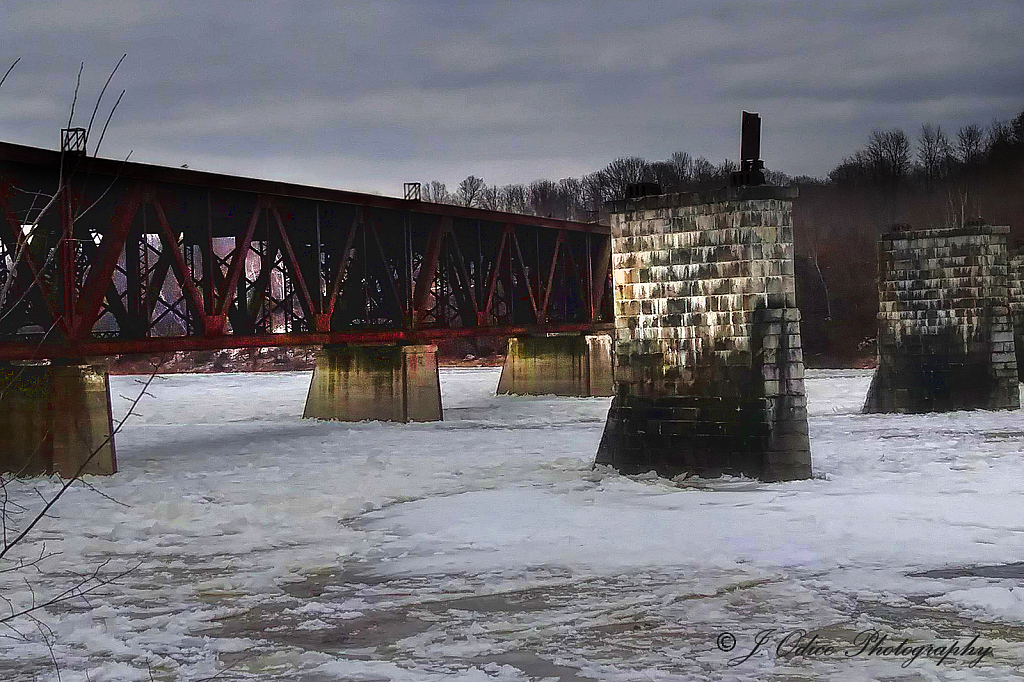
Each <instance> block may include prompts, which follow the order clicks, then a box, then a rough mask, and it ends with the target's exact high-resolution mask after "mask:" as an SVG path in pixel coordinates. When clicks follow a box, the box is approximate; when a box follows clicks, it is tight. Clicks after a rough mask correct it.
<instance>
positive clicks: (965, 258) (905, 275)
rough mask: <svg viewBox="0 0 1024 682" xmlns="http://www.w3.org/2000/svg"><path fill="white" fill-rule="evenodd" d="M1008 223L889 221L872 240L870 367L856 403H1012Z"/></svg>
mask: <svg viewBox="0 0 1024 682" xmlns="http://www.w3.org/2000/svg"><path fill="white" fill-rule="evenodd" d="M1009 232H1010V228H1009V227H1000V226H994V225H986V224H981V223H973V224H967V225H965V226H964V227H956V228H941V229H931V230H910V229H894V230H893V231H891V232H889V233H888V234H885V235H883V236H882V238H881V240H880V242H879V246H878V337H877V338H878V368H877V369H876V370H875V375H874V377H873V378H872V380H871V387H870V388H869V389H868V395H867V399H866V400H865V402H864V412H946V411H950V410H969V409H986V410H998V409H1017V408H1018V407H1020V396H1019V393H1018V390H1017V359H1016V356H1015V353H1014V341H1013V325H1012V323H1011V319H1010V315H1009V312H1010V311H1009V300H1008V295H1009V290H1008V272H1007V269H1008V252H1007V237H1008V235H1009Z"/></svg>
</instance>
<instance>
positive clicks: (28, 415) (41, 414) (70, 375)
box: [0, 362, 117, 478]
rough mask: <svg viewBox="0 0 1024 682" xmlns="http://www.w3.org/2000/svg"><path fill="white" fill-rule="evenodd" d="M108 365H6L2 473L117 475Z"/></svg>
mask: <svg viewBox="0 0 1024 682" xmlns="http://www.w3.org/2000/svg"><path fill="white" fill-rule="evenodd" d="M113 431H114V424H113V418H112V416H111V411H110V382H109V379H108V376H107V363H106V362H98V363H96V364H92V365H61V364H50V365H16V364H12V363H3V362H0V470H2V471H5V472H7V473H10V474H14V475H17V476H35V475H38V474H52V473H56V474H59V475H60V476H62V477H64V478H68V477H71V476H74V475H75V474H77V473H79V472H80V471H81V473H82V474H113V473H115V472H116V471H117V459H116V457H115V453H114V437H113V435H112V434H113Z"/></svg>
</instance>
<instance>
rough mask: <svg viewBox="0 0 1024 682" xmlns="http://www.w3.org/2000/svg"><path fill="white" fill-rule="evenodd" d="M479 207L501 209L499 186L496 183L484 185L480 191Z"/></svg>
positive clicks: (492, 209) (490, 209) (493, 209)
mask: <svg viewBox="0 0 1024 682" xmlns="http://www.w3.org/2000/svg"><path fill="white" fill-rule="evenodd" d="M480 207H481V208H486V209H487V210H488V211H500V210H501V188H500V187H498V186H497V185H486V186H484V188H483V190H481V192H480Z"/></svg>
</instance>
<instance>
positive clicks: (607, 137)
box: [0, 0, 1024, 194]
mask: <svg viewBox="0 0 1024 682" xmlns="http://www.w3.org/2000/svg"><path fill="white" fill-rule="evenodd" d="M1021 25H1024V6H1022V5H1021V3H1020V2H1019V1H1016V0H1014V1H1012V2H997V1H991V2H969V1H967V2H957V3H953V2H943V1H937V2H916V1H910V0H895V1H892V2H882V1H880V2H870V3H856V2H852V3H817V2H759V3H750V2H742V3H733V2H718V3H685V2H636V3H619V2H616V3H610V2H609V3H602V2H587V3H583V2H581V3H577V4H573V3H546V2H544V3H540V2H538V3H528V2H524V3H493V4H490V3H456V2H431V3H426V2H358V3H347V4H344V5H342V4H339V3H334V2H326V1H324V2H295V3H292V2H247V3H192V2H186V1H185V0H166V1H160V2H155V1H150V0H146V1H143V0H135V1H125V0H118V1H116V2H115V1H113V0H64V1H63V2H61V3H46V2H38V1H27V2H25V1H22V0H13V1H12V0H8V1H7V2H5V3H3V4H2V5H0V60H3V61H2V62H0V63H2V64H4V68H6V64H9V63H10V62H11V61H13V60H14V59H15V58H16V57H18V56H20V57H22V62H21V63H20V64H19V66H18V68H17V69H16V70H15V72H14V73H12V75H11V78H9V79H8V82H7V83H5V84H4V86H3V89H2V90H0V139H4V140H9V141H14V142H21V143H26V144H38V145H43V146H53V145H54V143H55V142H56V139H57V130H58V129H59V128H60V127H61V126H63V125H64V124H65V123H66V120H67V112H68V107H69V105H70V101H71V96H72V92H73V90H74V79H75V75H76V73H77V70H78V64H79V62H81V61H85V62H86V72H85V74H84V75H83V81H82V93H83V99H84V101H83V103H81V104H80V106H79V111H80V112H83V113H82V115H81V116H79V117H77V120H79V121H87V119H88V114H89V113H91V110H92V105H93V103H94V101H95V96H96V94H98V92H99V89H100V88H101V87H102V83H103V80H104V79H105V78H106V76H107V73H108V72H109V69H110V68H111V67H112V66H113V64H114V63H116V61H117V59H118V58H119V57H120V55H121V54H122V53H123V52H127V53H128V54H129V56H128V59H127V60H126V61H125V64H124V66H123V67H122V70H121V72H119V74H118V76H117V77H116V79H115V82H114V84H113V85H112V90H113V88H114V87H116V88H117V90H116V92H115V93H114V94H115V95H116V93H117V92H120V89H121V88H125V89H127V90H128V93H127V94H126V95H125V99H124V101H123V102H122V104H121V107H120V108H119V110H118V112H117V115H116V118H115V123H114V125H112V129H111V131H110V132H109V133H108V136H107V138H106V140H105V141H104V154H105V155H110V156H123V155H124V154H127V152H128V150H134V153H133V158H134V159H137V160H139V161H148V162H154V163H168V164H175V165H179V164H181V163H188V164H189V165H190V166H192V167H201V168H208V169H210V170H218V171H224V172H233V173H240V174H245V175H259V176H266V177H273V178H279V179H287V180H294V181H299V182H310V183H315V184H322V185H331V186H342V187H347V188H351V189H362V190H370V191H381V192H385V193H391V194H394V193H396V192H397V191H398V189H399V188H400V186H401V182H402V181H404V180H412V179H417V180H427V179H431V178H439V179H443V180H447V181H448V182H456V181H457V180H458V179H459V178H461V177H464V176H465V175H467V174H469V173H474V174H477V175H482V176H483V177H484V178H485V179H486V180H488V181H490V182H501V183H503V182H511V181H520V182H522V181H529V180H532V179H535V178H537V177H552V178H558V177H563V176H565V175H569V174H575V175H579V174H582V173H584V172H588V171H590V170H594V169H596V168H598V167H600V166H601V165H603V164H604V163H606V162H607V161H609V160H610V159H612V158H614V157H615V156H619V155H625V154H640V155H644V156H647V157H648V158H652V159H655V158H664V157H667V156H668V155H669V154H671V153H672V152H673V151H675V150H687V151H690V152H691V153H693V154H696V155H699V154H703V155H706V156H708V157H709V158H711V159H712V160H715V161H718V160H721V159H723V158H727V157H733V158H734V157H735V156H736V153H737V148H738V139H737V138H738V128H739V125H738V123H739V112H740V110H741V109H744V108H746V109H752V110H758V111H760V112H761V114H762V116H763V118H764V135H763V141H764V145H763V146H764V150H763V156H764V157H765V159H766V161H767V162H768V164H769V165H770V166H771V167H773V168H779V169H781V170H785V171H787V172H790V173H794V174H800V173H807V174H823V173H826V172H827V171H828V170H829V169H830V168H831V167H832V166H833V165H835V164H836V163H837V162H838V161H839V160H840V159H841V158H842V157H843V156H844V155H846V154H848V153H850V152H851V151H853V150H854V149H856V148H857V147H858V146H859V145H861V144H862V143H863V141H864V140H865V139H866V137H867V135H868V134H869V132H870V131H871V129H873V128H879V127H890V126H901V127H903V128H905V129H906V130H907V131H908V132H911V133H913V132H916V130H917V129H918V127H919V126H920V124H921V123H922V122H925V121H930V122H934V123H941V124H943V125H944V126H945V127H946V128H948V129H952V130H955V129H956V128H957V127H958V126H960V125H963V124H965V123H969V122H979V123H987V122H989V121H991V120H992V119H993V118H1007V117H1010V116H1013V115H1015V114H1017V113H1019V112H1020V110H1021V109H1024V88H1022V87H1021V86H1022V85H1024V83H1022V76H1021V69H1020V68H1019V64H1020V63H1022V61H1024V60H1022V58H1024V43H1022V42H1021V41H1020V40H1019V37H1018V32H1019V27H1020V26H1021ZM108 94H109V93H108ZM112 102H113V97H111V99H110V102H109V103H108V106H109V104H111V103H112Z"/></svg>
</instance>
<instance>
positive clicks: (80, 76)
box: [66, 62, 85, 128]
mask: <svg viewBox="0 0 1024 682" xmlns="http://www.w3.org/2000/svg"><path fill="white" fill-rule="evenodd" d="M84 70H85V62H82V65H81V66H79V67H78V80H76V81H75V96H74V97H72V98H71V115H69V116H68V124H67V126H66V127H68V128H70V127H71V121H72V119H74V118H75V104H76V103H78V87H79V86H80V85H81V84H82V71H84Z"/></svg>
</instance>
